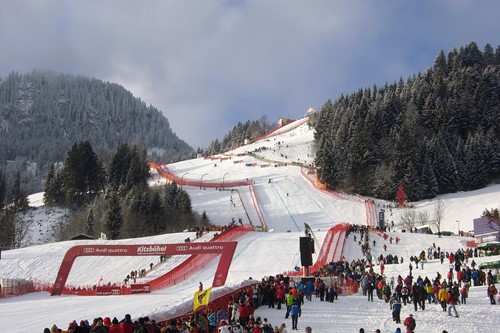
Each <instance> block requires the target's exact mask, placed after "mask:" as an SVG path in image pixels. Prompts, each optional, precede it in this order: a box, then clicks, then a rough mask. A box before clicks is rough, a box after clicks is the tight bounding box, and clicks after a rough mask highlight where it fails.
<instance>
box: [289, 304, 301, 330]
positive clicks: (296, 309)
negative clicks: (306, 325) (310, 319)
mask: <svg viewBox="0 0 500 333" xmlns="http://www.w3.org/2000/svg"><path fill="white" fill-rule="evenodd" d="M299 314H300V304H299V301H298V300H295V301H294V302H293V304H292V306H291V308H290V316H292V330H296V329H297V324H298V322H299Z"/></svg>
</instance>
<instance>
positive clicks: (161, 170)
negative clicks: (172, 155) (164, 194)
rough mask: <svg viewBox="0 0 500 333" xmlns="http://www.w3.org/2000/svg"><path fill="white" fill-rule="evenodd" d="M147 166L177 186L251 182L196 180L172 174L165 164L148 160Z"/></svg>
mask: <svg viewBox="0 0 500 333" xmlns="http://www.w3.org/2000/svg"><path fill="white" fill-rule="evenodd" d="M149 167H150V168H151V169H155V170H156V172H158V174H159V175H160V176H161V177H163V178H165V179H167V180H169V181H171V182H174V183H176V184H177V185H179V186H195V187H199V188H202V187H204V188H221V189H223V188H228V187H238V186H247V185H251V184H252V180H250V179H245V180H237V181H224V179H223V180H221V181H211V180H208V181H207V180H206V181H203V180H201V179H200V180H197V179H188V178H184V177H179V176H176V175H175V174H173V173H172V172H170V171H169V170H168V167H167V166H166V165H163V166H162V165H160V164H158V163H156V162H150V163H149Z"/></svg>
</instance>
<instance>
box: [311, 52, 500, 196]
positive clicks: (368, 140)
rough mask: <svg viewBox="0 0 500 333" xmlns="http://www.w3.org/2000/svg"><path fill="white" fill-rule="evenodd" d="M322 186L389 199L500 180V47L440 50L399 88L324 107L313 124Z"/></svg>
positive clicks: (362, 92)
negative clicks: (401, 189)
mask: <svg viewBox="0 0 500 333" xmlns="http://www.w3.org/2000/svg"><path fill="white" fill-rule="evenodd" d="M315 129H316V133H315V141H316V148H317V151H316V160H315V163H316V166H317V168H318V174H319V178H320V181H322V182H323V183H325V184H326V185H327V186H328V187H329V188H332V189H336V190H343V191H346V192H351V193H360V194H362V195H369V196H375V197H379V198H385V199H389V200H392V199H394V198H395V192H396V190H397V187H398V185H399V184H400V183H402V184H403V185H404V186H405V192H406V194H407V195H408V198H409V200H412V201H416V200H420V199H426V198H433V197H434V196H436V195H438V194H443V193H450V192H456V191H467V190H474V189H478V188H481V187H484V186H486V185H487V184H489V183H490V182H491V181H492V180H494V179H495V178H497V177H498V176H499V175H500V47H497V48H496V50H493V48H492V47H491V46H490V45H489V44H488V45H486V46H485V48H484V51H483V52H481V50H480V49H479V48H478V46H477V45H476V43H470V44H469V45H467V46H463V47H461V48H460V49H458V50H457V49H453V50H452V51H450V52H449V53H448V54H447V55H445V53H444V52H443V51H440V52H439V53H438V55H437V57H436V59H435V63H434V66H433V67H432V68H430V69H428V70H427V71H426V72H425V73H423V74H420V73H419V74H418V75H414V76H413V77H411V78H409V79H408V80H407V81H406V82H404V80H403V79H400V81H399V82H397V83H393V84H386V85H385V86H383V87H377V86H374V87H373V88H371V89H370V88H366V89H360V90H359V91H357V92H356V93H353V94H351V95H343V96H341V97H340V98H339V99H338V100H336V101H335V102H332V101H330V100H329V101H327V102H326V103H325V104H324V105H323V106H322V108H321V110H320V115H319V117H318V118H317V121H316V124H315Z"/></svg>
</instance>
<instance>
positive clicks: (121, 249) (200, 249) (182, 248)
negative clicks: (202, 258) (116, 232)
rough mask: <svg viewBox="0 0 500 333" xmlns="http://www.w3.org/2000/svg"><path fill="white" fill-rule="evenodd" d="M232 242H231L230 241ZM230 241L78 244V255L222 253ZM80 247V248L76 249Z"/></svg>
mask: <svg viewBox="0 0 500 333" xmlns="http://www.w3.org/2000/svg"><path fill="white" fill-rule="evenodd" d="M229 243H231V242H229ZM227 245H228V242H220V243H217V244H210V243H207V244H196V243H194V244H184V243H183V244H182V245H179V244H161V245H159V244H144V245H78V246H75V247H73V248H72V249H75V250H76V253H75V254H76V255H77V256H99V255H114V256H141V255H142V256H160V255H166V254H168V255H176V254H178V255H181V254H204V253H221V252H222V251H224V248H225V247H226V246H227ZM76 248H80V249H76Z"/></svg>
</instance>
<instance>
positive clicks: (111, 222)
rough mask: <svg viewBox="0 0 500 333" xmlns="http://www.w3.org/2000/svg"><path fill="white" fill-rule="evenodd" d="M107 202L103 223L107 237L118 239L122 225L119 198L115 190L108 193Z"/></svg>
mask: <svg viewBox="0 0 500 333" xmlns="http://www.w3.org/2000/svg"><path fill="white" fill-rule="evenodd" d="M107 204H108V208H107V210H106V214H105V224H106V228H107V231H108V239H118V237H119V236H120V233H121V229H122V225H123V217H122V209H121V206H120V200H119V198H118V195H117V194H116V193H115V192H113V193H110V195H109V198H108V202H107Z"/></svg>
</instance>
